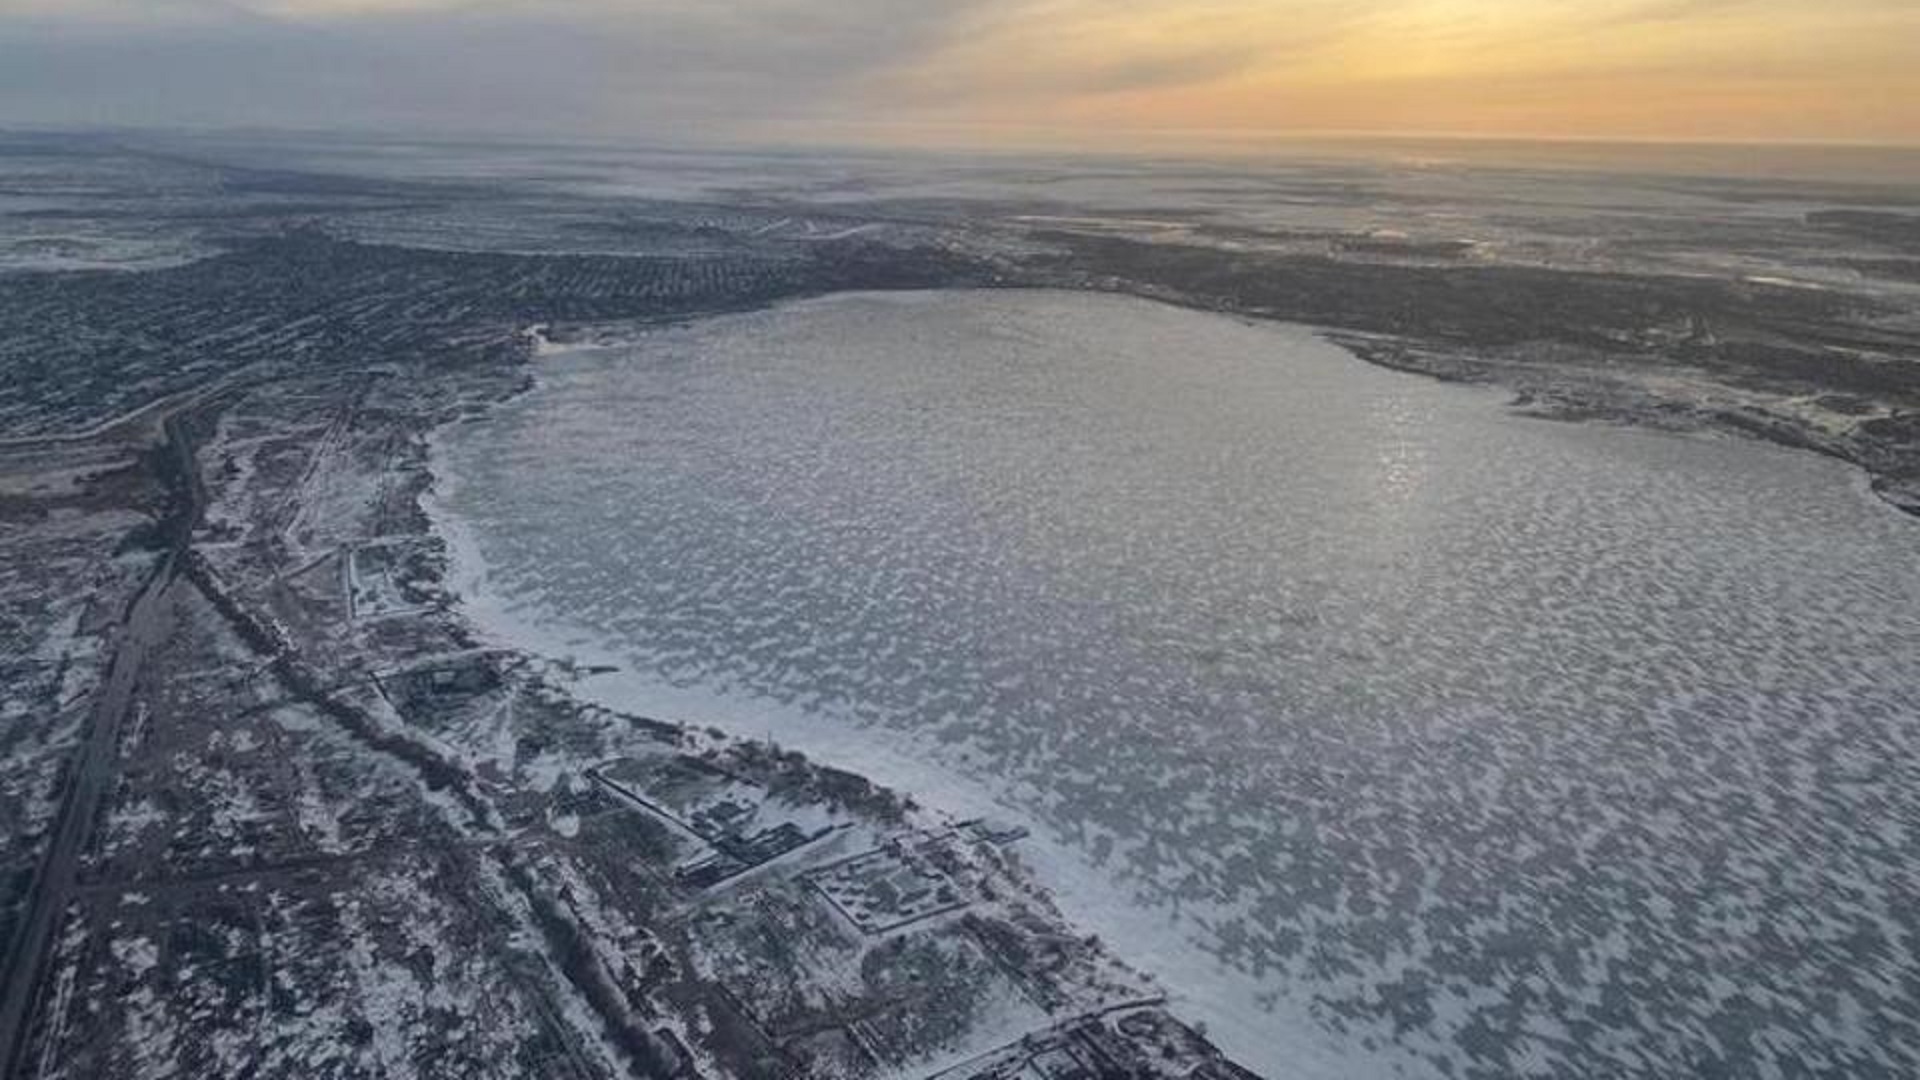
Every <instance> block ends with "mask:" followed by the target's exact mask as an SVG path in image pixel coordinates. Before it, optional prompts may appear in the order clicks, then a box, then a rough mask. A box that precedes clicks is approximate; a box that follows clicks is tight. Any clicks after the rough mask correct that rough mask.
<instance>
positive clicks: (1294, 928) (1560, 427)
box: [438, 292, 1920, 1076]
mask: <svg viewBox="0 0 1920 1080" xmlns="http://www.w3.org/2000/svg"><path fill="white" fill-rule="evenodd" d="M539 375H540V384H539V387H538V389H537V390H536V391H534V392H533V393H531V394H528V395H525V396H523V397H521V398H519V399H517V400H515V401H513V402H512V403H510V404H508V405H506V406H504V407H502V408H500V409H499V410H498V411H497V412H496V413H494V414H493V415H491V416H490V417H489V418H488V419H487V420H485V421H483V422H479V423H470V424H465V425H461V426H459V427H456V428H453V429H449V430H448V431H447V432H445V433H444V436H443V438H442V441H441V444H440V446H439V448H438V459H439V464H440V466H441V467H442V468H443V469H444V470H445V473H446V475H447V476H448V477H451V478H454V482H453V483H452V484H451V486H450V487H449V488H448V490H447V491H446V495H445V498H444V500H443V501H442V504H441V506H440V510H441V512H443V513H445V514H448V515H450V516H451V518H452V519H453V520H454V521H456V522H458V523H460V524H461V525H463V526H464V529H465V530H466V531H467V532H468V534H469V535H470V536H471V542H472V550H473V552H475V553H477V556H478V560H477V561H474V562H472V563H470V564H469V565H468V566H467V567H465V569H467V570H468V571H471V572H476V573H477V572H478V570H479V568H480V567H481V566H482V565H484V568H485V576H484V579H483V580H480V581H478V582H477V583H476V585H475V589H476V591H475V593H474V610H475V612H476V614H477V615H478V616H479V617H480V618H481V619H482V620H483V621H484V622H486V623H487V624H488V625H489V626H490V627H491V629H492V630H493V631H494V632H496V633H498V634H500V635H503V636H511V637H517V638H520V639H522V640H526V641H529V642H533V643H536V644H547V645H551V643H553V642H564V643H566V645H565V647H566V648H568V649H570V650H572V651H574V652H576V653H577V654H579V655H582V656H587V655H592V656H595V657H615V658H617V659H618V662H619V663H620V664H621V665H622V666H623V667H624V668H626V669H627V672H626V673H625V674H623V675H622V676H621V677H620V681H619V683H618V685H620V686H621V687H623V688H624V690H623V691H622V692H623V693H626V694H628V695H630V696H634V697H638V698H639V699H640V700H639V701H638V702H636V703H637V704H640V705H643V706H645V707H653V708H662V709H664V708H676V709H679V710H682V715H680V716H678V717H677V718H679V719H686V720H691V721H704V720H709V719H714V720H720V721H723V722H724V723H728V724H733V725H735V726H737V727H738V726H746V727H747V730H749V731H750V733H752V734H756V735H764V734H766V733H768V732H769V731H770V732H771V733H772V735H773V736H774V737H775V738H776V739H779V740H781V741H783V742H787V743H789V744H791V745H798V746H801V747H802V748H804V749H810V750H813V751H814V752H815V753H817V754H820V755H821V756H835V754H836V752H837V756H840V757H842V758H843V763H845V764H850V765H853V766H856V767H859V766H861V765H862V764H864V763H865V761H864V758H866V757H867V756H871V758H872V759H873V761H874V762H880V761H882V760H886V761H893V762H896V763H898V762H908V763H914V764H915V765H916V767H920V768H923V769H924V770H925V771H926V774H927V775H929V776H931V775H935V774H937V775H939V776H942V777H948V778H953V780H954V783H955V785H956V787H955V790H956V791H959V790H962V789H964V790H965V791H966V792H970V793H972V794H971V795H970V796H969V797H977V798H980V799H982V800H998V801H1001V802H1004V803H1005V804H1007V805H1009V806H1012V807H1015V808H1017V809H1018V811H1019V812H1020V813H1021V814H1022V815H1024V816H1025V817H1027V818H1028V819H1029V820H1031V821H1034V822H1035V823H1037V824H1038V825H1039V826H1040V831H1041V837H1040V843H1039V844H1038V847H1040V848H1042V849H1049V850H1055V851H1058V852H1061V853H1063V854H1064V858H1065V859H1066V861H1067V862H1070V863H1071V864H1072V866H1073V867H1074V869H1072V870H1063V869H1060V868H1058V867H1056V868H1054V869H1053V870H1052V871H1051V872H1052V873H1053V874H1054V875H1055V876H1056V877H1058V878H1059V879H1060V880H1061V881H1063V882H1078V883H1080V884H1079V887H1078V888H1077V889H1076V887H1074V886H1072V885H1067V886H1063V887H1065V888H1066V891H1067V894H1068V895H1067V903H1066V905H1065V906H1066V907H1067V910H1068V912H1069V914H1076V913H1077V912H1076V909H1075V906H1074V901H1075V899H1076V893H1077V894H1078V895H1079V896H1081V897H1082V898H1084V899H1085V900H1087V902H1089V903H1091V901H1092V900H1094V899H1097V898H1098V897H1099V896H1101V895H1106V896H1109V897H1119V898H1124V899H1125V900H1126V902H1125V903H1124V904H1114V905H1108V909H1103V910H1101V911H1093V910H1089V911H1088V912H1087V917H1088V918H1089V919H1090V921H1091V925H1094V926H1096V927H1098V928H1101V929H1106V930H1109V935H1110V937H1111V936H1113V935H1114V934H1115V933H1125V934H1126V935H1127V939H1126V940H1116V941H1115V944H1116V945H1117V946H1119V951H1120V952H1121V953H1122V954H1123V955H1129V956H1135V957H1138V958H1140V959H1141V960H1143V962H1147V963H1150V964H1154V965H1156V966H1157V967H1159V968H1160V969H1161V970H1162V971H1163V972H1164V973H1165V981H1166V982H1168V983H1169V985H1170V987H1171V988H1172V989H1174V990H1175V991H1176V992H1178V993H1179V994H1181V995H1183V996H1184V997H1186V998H1187V999H1188V1000H1189V1001H1191V1002H1193V1003H1194V1007H1193V1009H1192V1010H1190V1011H1192V1012H1194V1013H1196V1014H1199V1015H1206V1016H1209V1017H1217V1018H1218V1019H1217V1022H1216V1023H1215V1030H1216V1034H1219V1035H1220V1036H1221V1037H1222V1042H1223V1044H1225V1045H1226V1046H1228V1048H1229V1049H1231V1050H1234V1051H1238V1052H1241V1053H1244V1054H1246V1055H1247V1056H1248V1057H1250V1058H1253V1059H1255V1061H1256V1062H1265V1063H1267V1064H1269V1065H1273V1064H1285V1065H1287V1066H1289V1069H1290V1073H1289V1074H1290V1075H1341V1076H1347V1075H1368V1074H1380V1075H1387V1074H1391V1073H1393V1072H1394V1071H1396V1070H1404V1071H1407V1072H1409V1073H1411V1074H1423V1073H1431V1074H1437V1072H1438V1066H1439V1064H1440V1063H1441V1062H1447V1063H1451V1064H1452V1065H1453V1066H1455V1067H1456V1068H1457V1069H1458V1070H1459V1072H1458V1073H1457V1075H1458V1074H1469V1075H1470V1074H1474V1073H1476V1072H1477V1073H1480V1074H1485V1075H1507V1074H1513V1073H1532V1074H1536V1075H1571V1074H1581V1075H1639V1076H1673V1075H1725V1076H1762V1075H1800V1074H1806V1073H1810V1072H1814V1071H1819V1070H1821V1069H1830V1070H1837V1071H1838V1072H1841V1073H1844V1074H1846V1075H1850V1076H1874V1075H1912V1074H1913V1072H1914V1071H1915V1070H1917V1069H1920V939H1917V938H1916V935H1917V934H1920V881H1917V880H1916V873H1920V871H1916V869H1915V868H1916V867H1917V866H1920V522H1915V521H1913V520H1910V519H1906V518H1903V517H1901V516H1899V515H1897V514H1895V513H1894V512H1892V511H1890V510H1888V509H1887V508H1885V507H1883V506H1882V505H1880V504H1879V503H1878V502H1877V501H1875V500H1874V499H1872V498H1871V497H1870V496H1869V495H1867V494H1866V493H1865V492H1864V489H1863V485H1862V484H1861V483H1860V482H1859V480H1858V479H1857V478H1856V477H1855V476H1854V475H1853V474H1852V473H1851V472H1850V470H1848V469H1846V468H1844V467H1842V466H1840V465H1838V464H1836V463H1834V462H1830V461H1827V460H1824V459H1821V458H1818V457H1815V456H1813V455H1810V454H1800V453H1794V452H1789V451H1785V450H1780V449H1776V448H1772V447H1768V446H1764V445H1760V444H1756V443H1751V442H1747V441H1741V440H1731V439H1705V438H1681V437H1674V436H1665V435H1658V434H1652V433H1647V432H1640V431H1629V430H1622V429H1617V428H1604V427H1593V426H1580V425H1569V424H1558V423H1552V422H1547V421H1541V420H1532V419H1525V418H1520V417H1515V416H1512V415H1509V414H1507V413H1506V412H1505V411H1504V410H1503V409H1502V408H1501V407H1500V399H1499V398H1498V397H1497V396H1492V395H1489V394H1486V393H1484V392H1481V391H1476V390H1470V389H1462V388H1458V387H1448V386H1443V385H1440V384H1437V383H1433V382H1430V381H1426V380H1423V379H1420V378H1416V377H1411V376H1404V375H1399V374H1396V373H1392V372H1387V371H1383V370H1379V369H1376V368H1373V367H1370V366H1368V365H1365V364H1363V363H1361V362H1359V361H1357V360H1354V359H1353V358H1351V357H1349V356H1348V355H1347V354H1345V353H1344V352H1342V351H1341V350H1339V349H1337V348H1335V347H1333V346H1331V345H1329V344H1327V343H1325V342H1323V341H1321V340H1320V339H1318V338H1317V337H1315V336H1314V335H1313V334H1312V333H1310V332H1309V331H1307V330H1303V329H1298V328H1290V327H1284V326H1275V325H1255V324H1249V323H1247V322H1244V321H1241V320H1236V319H1231V318H1227V317H1221V316H1214V315H1206V314H1199V313H1193V312H1188V311H1182V310H1178V309H1175V308H1171V307H1165V306H1159V305H1155V304H1151V303H1147V302H1143V301H1136V300H1126V299H1119V298H1111V297H1101V296H1092V295H1081V294H1071V293H1043V292H1027V293H1019V292H1007V293H947V294H901V295H856V296H846V297H839V298H833V299H828V300H821V301H812V302H807V303H801V304H795V305H790V306H785V307H781V308H778V309H775V310H772V311H766V312H758V313H752V314H745V315H738V316H728V317H724V318H719V319H714V320H710V321H706V322H702V323H698V324H695V325H691V326H687V327H681V328H673V329H665V330H661V331H658V332H654V333H651V334H648V335H646V336H644V337H642V338H641V339H639V340H638V341H637V342H635V343H634V344H632V345H631V346H624V347H618V348H611V349H600V350H586V351H576V352H570V353H566V354H564V355H561V356H557V357H553V358H548V359H543V360H542V361H541V364H540V369H539ZM687 709H696V710H701V711H705V712H707V713H709V715H687V714H685V712H684V710H687ZM836 748H837V751H836ZM849 758H851V759H855V760H845V759H849ZM875 768H876V771H879V772H882V773H886V774H888V775H883V776H881V778H882V779H900V778H902V777H906V776H908V775H909V773H910V772H911V770H902V769H900V768H894V769H892V770H891V771H890V770H888V769H887V768H885V767H881V766H875ZM936 801H937V800H936ZM1090 883H1091V884H1090ZM1115 885H1117V887H1114V886H1115ZM1183 943H1191V944H1192V945H1194V946H1197V947H1196V948H1185V947H1183Z"/></svg>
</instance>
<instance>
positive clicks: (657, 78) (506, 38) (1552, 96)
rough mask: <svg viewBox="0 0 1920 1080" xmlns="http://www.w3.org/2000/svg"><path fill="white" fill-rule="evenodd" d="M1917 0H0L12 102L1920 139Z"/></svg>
mask: <svg viewBox="0 0 1920 1080" xmlns="http://www.w3.org/2000/svg"><path fill="white" fill-rule="evenodd" d="M1916 72H1920V4H1915V3H1912V2H1911V0H1826V2H1825V3H1822V4H1820V5H1811V4H1807V3H1805V2H1804V0H1583V2H1574V0H1184V2H1177V0H1097V2H1096V0H940V2H938V3H934V2H928V0H547V2H534V0H0V122H34V123H52V124H132V125H158V124H169V125H180V124H187V125H237V124H260V125H273V126H327V127H336V126H337V127H358V128H390V129H400V130H413V131H418V130H442V131H459V132H481V131H500V132H514V133H529V132H555V133H589V134H607V135H633V136H642V137H656V138H687V137H699V136H706V137H713V136H719V137H729V136H732V137H780V138H795V139H805V138H809V137H832V136H841V137H844V136H854V137H858V136H859V135H860V134H861V133H862V132H869V133H874V134H875V135H876V136H877V137H883V138H907V139H914V140H918V141H935V140H937V139H939V138H941V137H943V135H942V133H952V132H967V133H970V137H974V138H987V139H994V138H1007V139H1017V138H1023V137H1029V138H1033V139H1039V140H1042V141H1044V140H1046V139H1048V138H1055V137H1064V136H1071V135H1072V134H1073V133H1079V135H1080V136H1082V137H1083V138H1084V137H1085V136H1087V135H1088V133H1100V132H1109V133H1116V137H1118V135H1117V133H1126V137H1127V138H1138V137H1142V133H1151V134H1157V135H1162V136H1177V135H1179V134H1181V133H1193V132H1200V131H1208V132H1259V131H1290V130H1292V131H1297V130H1323V131H1324V130H1399V131H1448V132H1474V133H1482V134H1569V135H1622V136H1662V137H1684V136H1706V137H1734V138H1805V137H1827V138H1858V139H1881V140H1890V141H1920V108H1915V107H1914V106H1913V104H1912V102H1914V101H1916V100H1920V76H1917V75H1916Z"/></svg>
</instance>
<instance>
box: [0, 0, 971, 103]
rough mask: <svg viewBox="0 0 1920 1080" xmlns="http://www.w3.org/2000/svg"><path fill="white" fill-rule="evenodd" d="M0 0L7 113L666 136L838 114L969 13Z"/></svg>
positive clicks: (943, 7)
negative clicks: (865, 82)
mask: <svg viewBox="0 0 1920 1080" xmlns="http://www.w3.org/2000/svg"><path fill="white" fill-rule="evenodd" d="M0 4H7V5H8V6H5V7H0V14H4V16H5V17H4V18H0V121H11V122H23V121H24V122H38V123H60V124H75V123H86V124H131V125H146V124H209V125H221V124H280V125H293V126H303V125H313V126H349V127H354V126H368V127H402V128H442V129H457V130H475V131H480V130H497V131H547V130H553V131H565V132H621V133H646V134H661V135H673V134H687V133H697V132H700V131H703V130H704V131H709V132H710V131H711V130H712V128H713V127H714V126H715V125H719V126H723V127H724V126H725V125H729V124H737V123H756V124H764V123H765V122H766V121H767V120H768V119H769V118H777V117H780V116H783V115H793V116H805V115H809V114H813V113H818V112H831V111H832V110H834V109H836V108H839V107H842V106H843V105H844V98H845V95H846V94H847V93H848V92H849V91H850V88H852V87H854V86H856V85H857V84H858V83H859V82H860V80H861V79H862V78H864V77H865V76H867V75H868V74H870V73H871V72H874V71H877V70H880V69H883V68H886V67H888V66H891V65H894V64H897V63H899V62H900V60H901V58H902V57H903V56H905V55H911V54H913V53H915V52H918V51H920V50H924V49H929V48H932V47H935V46H936V45H937V43H938V42H940V41H941V40H943V36H944V34H945V33H946V32H947V30H948V28H949V27H950V26H951V25H952V24H953V22H954V21H955V20H956V19H959V18H961V17H963V16H964V14H965V13H966V12H967V11H968V10H969V8H970V7H971V6H977V5H974V4H969V3H966V2H960V3H955V2H951V0H949V2H943V3H940V4H926V3H921V2H919V0H838V2H835V3H832V4H823V3H819V2H812V0H708V2H695V0H648V2H644V3H638V4H625V5H620V6H618V7H614V6H610V5H606V4H593V3H572V4H558V5H544V6H542V7H541V8H540V9H538V10H537V11H536V10H535V9H534V8H533V7H531V6H529V5H525V4H519V3H492V4H487V3H480V4H468V5H464V6H462V7H460V8H458V9H456V10H444V9H443V10H434V9H432V8H430V7H422V8H416V9H413V10H408V9H406V8H399V9H388V10H379V11H367V10H360V11H352V10H347V11H344V12H340V13H336V14H328V12H327V11H326V9H325V8H324V7H316V6H311V0H309V6H306V7H302V6H300V5H298V4H288V5H284V6H283V7H282V9H281V10H283V11H287V10H291V11H293V12H295V13H297V16H298V17H288V16H285V15H272V14H268V13H266V9H264V8H262V7H260V6H259V5H257V4H256V5H254V6H251V7H243V6H241V5H240V4H238V3H236V2H234V0H167V2H166V3H165V4H164V6H156V5H132V6H129V5H127V4H125V3H118V2H113V0H93V2H91V3H87V4H83V5H82V6H80V7H77V8H70V9H68V10H67V11H65V12H63V13H55V12H53V11H52V10H51V8H50V7H48V6H46V5H44V4H23V3H21V2H20V0H0Z"/></svg>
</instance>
